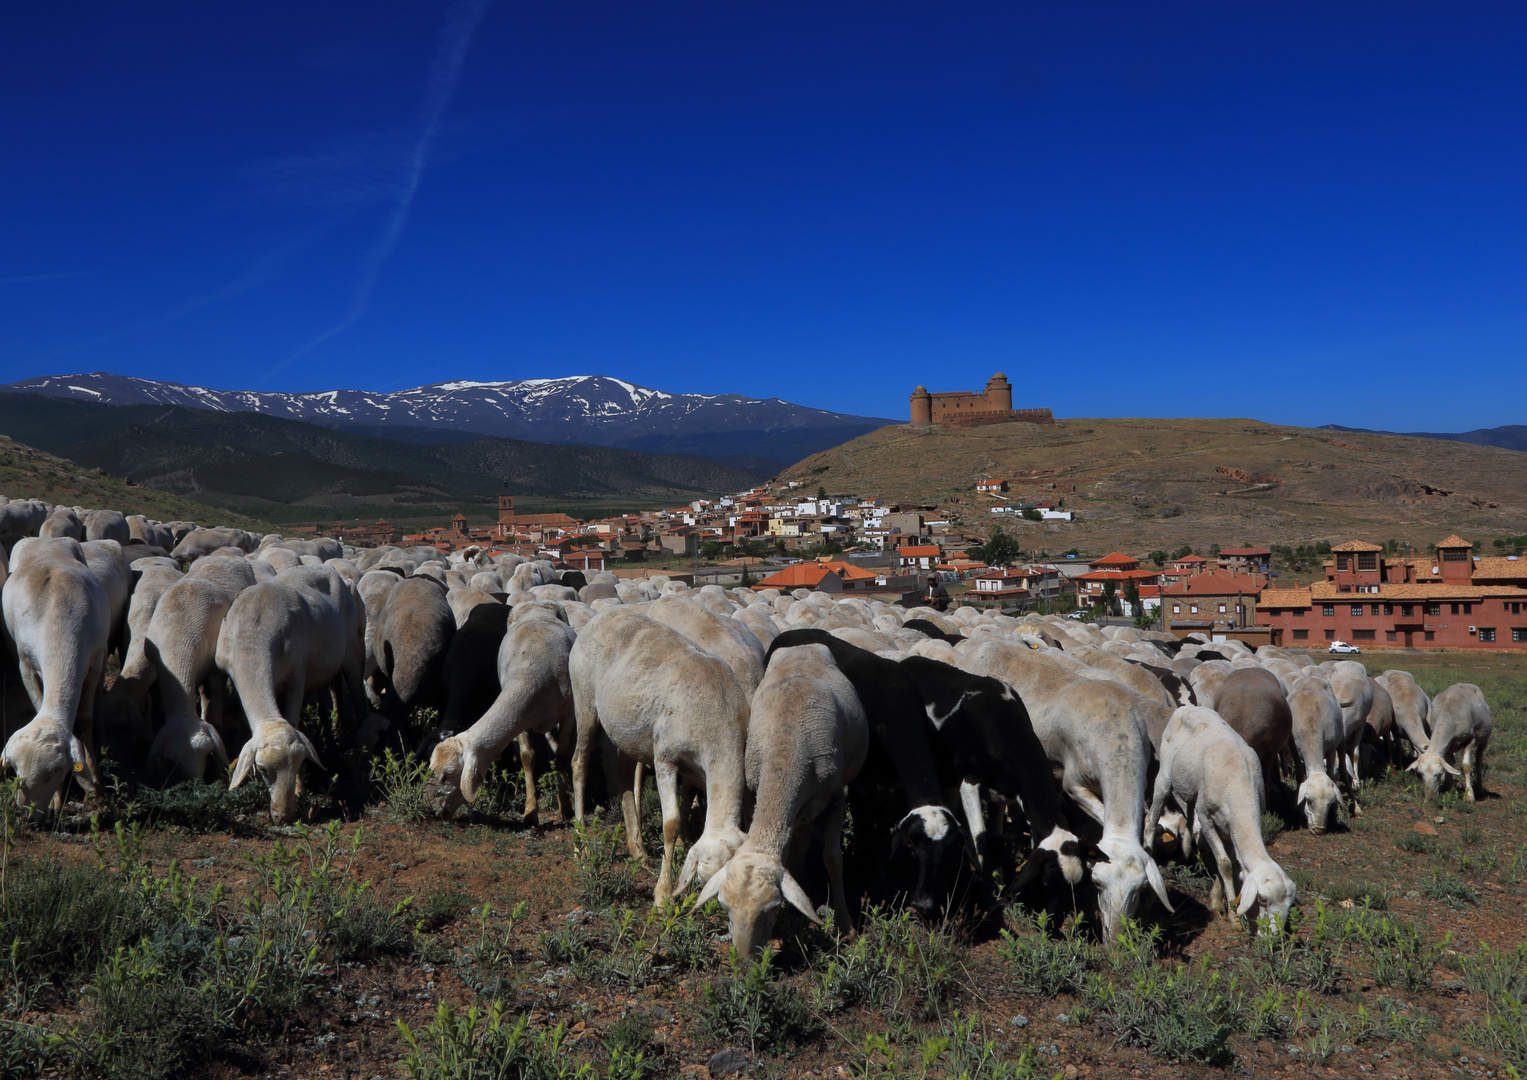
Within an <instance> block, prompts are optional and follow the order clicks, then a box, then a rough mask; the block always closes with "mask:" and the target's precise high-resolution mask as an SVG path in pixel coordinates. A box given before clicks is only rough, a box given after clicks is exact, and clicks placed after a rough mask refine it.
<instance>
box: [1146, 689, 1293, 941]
mask: <svg viewBox="0 0 1527 1080" xmlns="http://www.w3.org/2000/svg"><path fill="white" fill-rule="evenodd" d="M1226 682H1227V684H1228V682H1229V680H1226ZM1168 796H1171V797H1172V798H1173V799H1175V800H1176V802H1177V805H1178V806H1180V807H1181V808H1182V812H1183V814H1184V816H1185V817H1187V818H1188V819H1189V820H1190V821H1191V822H1192V823H1193V833H1194V835H1195V837H1196V838H1197V839H1198V840H1200V841H1201V842H1202V843H1204V844H1206V845H1207V846H1208V848H1209V851H1210V852H1211V853H1212V854H1213V856H1214V862H1215V867H1216V869H1217V870H1218V877H1217V878H1216V880H1215V882H1214V889H1213V891H1212V892H1211V893H1210V895H1209V907H1211V908H1214V909H1217V910H1218V909H1223V910H1224V912H1225V913H1226V914H1229V913H1230V908H1231V904H1232V899H1231V898H1232V897H1234V896H1235V895H1236V888H1235V874H1234V870H1233V867H1232V865H1231V861H1230V854H1229V852H1227V851H1226V847H1227V845H1228V846H1229V848H1230V849H1231V850H1233V851H1234V853H1235V861H1236V862H1237V863H1239V864H1240V868H1241V889H1240V903H1239V905H1238V906H1236V908H1235V911H1236V914H1237V915H1250V916H1251V917H1252V918H1253V919H1255V920H1256V922H1257V928H1258V929H1257V932H1258V933H1262V934H1266V933H1277V932H1278V931H1280V930H1282V928H1283V924H1284V921H1285V920H1286V919H1287V918H1288V909H1289V908H1290V907H1291V906H1292V905H1293V902H1294V898H1295V896H1296V895H1297V893H1298V890H1297V889H1296V888H1295V887H1294V883H1293V881H1292V880H1290V879H1289V876H1288V875H1287V874H1285V873H1284V872H1283V868H1282V867H1280V866H1279V865H1278V864H1277V863H1275V862H1274V861H1273V860H1272V857H1271V856H1269V855H1268V854H1267V847H1266V846H1265V845H1264V844H1263V843H1262V813H1263V811H1264V810H1265V809H1266V808H1267V798H1266V793H1265V792H1264V790H1263V788H1262V765H1261V763H1260V762H1259V761H1258V760H1257V754H1256V752H1255V751H1253V750H1252V748H1251V747H1250V746H1248V745H1247V744H1246V741H1245V740H1244V739H1242V738H1241V737H1240V735H1238V734H1237V733H1236V732H1235V730H1234V729H1232V728H1231V726H1230V725H1229V724H1227V723H1226V722H1225V721H1224V719H1223V718H1222V717H1221V716H1220V715H1219V714H1218V713H1216V712H1215V711H1214V710H1213V709H1205V708H1201V707H1196V706H1184V707H1183V708H1180V709H1178V710H1177V711H1176V712H1174V713H1173V714H1172V719H1171V720H1170V721H1168V723H1167V727H1166V733H1165V735H1163V736H1162V739H1161V769H1160V771H1159V772H1158V773H1157V774H1156V790H1155V794H1154V795H1153V797H1152V799H1151V812H1150V816H1149V817H1148V818H1147V819H1146V823H1145V838H1146V842H1147V843H1149V841H1150V837H1151V835H1152V834H1153V833H1154V832H1155V827H1156V823H1157V822H1158V821H1160V820H1161V813H1162V810H1163V809H1164V808H1165V806H1166V800H1167V797H1168Z"/></svg>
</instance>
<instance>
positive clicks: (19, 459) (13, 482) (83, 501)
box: [0, 435, 268, 528]
mask: <svg viewBox="0 0 1527 1080" xmlns="http://www.w3.org/2000/svg"><path fill="white" fill-rule="evenodd" d="M0 495H4V496H5V497H6V498H8V499H44V500H46V501H48V502H50V503H66V504H68V505H70V506H88V507H91V508H98V509H103V510H120V511H122V513H124V514H143V515H144V516H146V517H151V518H156V519H158V520H160V521H194V522H197V523H198V524H201V525H234V526H240V527H250V528H253V527H259V526H261V525H262V523H261V522H259V521H256V520H255V519H254V518H250V517H246V516H244V515H243V514H235V513H231V512H230V511H227V510H221V509H218V508H216V507H211V506H207V505H206V504H205V503H199V502H195V501H193V500H191V499H182V498H179V497H178V496H175V495H168V494H166V493H164V492H162V491H156V490H154V489H153V488H146V487H139V486H137V485H136V484H128V483H127V482H126V481H124V480H120V479H118V478H117V477H115V476H107V475H106V474H105V473H104V472H103V471H101V470H100V469H86V468H84V467H83V466H80V465H76V464H75V463H74V462H72V461H70V460H69V459H67V458H61V457H54V456H53V455H52V454H47V453H44V452H43V451H41V450H36V449H33V448H32V447H29V446H26V445H24V444H23V443H19V442H16V441H15V440H14V439H10V438H7V437H5V436H4V435H0ZM266 527H267V528H268V526H266Z"/></svg>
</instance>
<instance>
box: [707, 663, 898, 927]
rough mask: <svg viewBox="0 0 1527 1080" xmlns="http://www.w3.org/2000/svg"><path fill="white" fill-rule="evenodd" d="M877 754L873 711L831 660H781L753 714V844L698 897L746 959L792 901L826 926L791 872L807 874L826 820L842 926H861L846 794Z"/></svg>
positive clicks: (826, 859)
mask: <svg viewBox="0 0 1527 1080" xmlns="http://www.w3.org/2000/svg"><path fill="white" fill-rule="evenodd" d="M868 752H869V726H868V724H867V723H866V721H865V717H864V709H863V707H862V706H861V705H860V702H859V696H858V695H857V694H856V693H855V692H854V688H853V686H852V685H851V684H850V683H849V681H848V680H847V679H846V678H844V676H843V673H842V672H840V671H839V670H838V668H837V665H836V664H834V663H833V659H832V654H831V653H830V652H828V651H827V649H826V648H825V647H823V646H821V645H801V646H798V647H796V648H790V649H783V650H781V651H780V652H779V653H777V654H776V655H775V657H774V658H773V661H772V662H771V663H770V665H769V669H768V671H767V672H766V673H765V674H764V679H763V682H762V683H760V684H759V686H758V690H757V691H756V692H755V693H754V694H753V700H752V704H751V708H750V710H749V722H748V737H747V758H746V760H747V781H748V787H749V788H750V789H752V790H753V791H754V792H756V794H757V799H756V801H755V803H754V808H753V820H752V823H751V825H750V827H749V829H748V835H747V839H745V840H744V841H743V843H742V846H741V847H740V848H738V850H737V854H735V855H733V856H732V858H731V860H730V861H729V862H728V863H727V864H726V865H725V866H723V867H722V868H721V870H720V871H719V872H718V873H716V874H715V875H714V876H713V877H712V878H711V879H710V880H709V881H708V882H706V884H705V888H704V890H703V891H702V892H701V893H700V899H699V902H700V903H702V904H703V903H704V902H705V901H707V900H709V899H711V898H712V897H716V898H718V899H720V901H721V905H722V906H723V907H724V908H726V909H727V913H728V915H729V916H730V922H731V931H732V944H733V945H734V946H736V948H737V952H738V954H739V955H742V956H752V955H754V954H755V953H757V951H758V950H759V949H760V948H761V947H762V946H763V944H764V942H766V941H768V939H769V936H770V934H771V932H772V930H773V928H774V919H775V916H776V915H777V914H778V913H779V909H780V907H781V906H782V904H783V903H784V902H786V901H788V902H789V903H790V904H791V906H793V907H795V908H797V909H798V910H799V911H800V912H801V913H802V914H804V915H805V916H806V917H807V918H808V919H810V920H811V921H812V922H814V923H818V924H820V920H819V919H818V918H817V914H816V910H815V909H814V908H813V907H812V905H811V901H810V900H809V899H808V898H807V896H806V892H805V890H804V889H802V888H801V886H800V884H799V883H798V882H797V881H796V879H795V877H794V876H792V874H791V873H790V870H789V868H788V865H787V864H790V865H795V866H796V868H797V869H799V858H800V854H801V850H800V849H801V848H802V847H803V846H804V841H805V840H806V834H807V831H808V829H809V827H810V826H811V825H812V824H813V823H814V822H817V821H820V822H821V825H822V861H823V863H824V864H825V866H826V868H827V878H828V884H829V888H830V891H831V896H832V905H833V910H834V911H835V912H836V915H837V919H838V922H839V925H841V926H843V927H845V928H847V927H851V926H852V925H853V922H852V914H851V913H850V911H849V907H848V897H847V894H846V892H845V890H844V887H843V850H842V836H843V809H844V801H845V797H844V788H845V786H846V785H847V784H849V783H850V782H851V781H852V780H853V779H854V777H855V776H857V775H858V773H859V769H860V767H861V766H862V765H863V764H864V759H865V756H866V755H867V754H868Z"/></svg>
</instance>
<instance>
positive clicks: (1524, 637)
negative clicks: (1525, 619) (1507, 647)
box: [1511, 626, 1527, 644]
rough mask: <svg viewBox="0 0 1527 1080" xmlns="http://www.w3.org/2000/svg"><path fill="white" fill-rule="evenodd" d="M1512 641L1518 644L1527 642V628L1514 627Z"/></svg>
mask: <svg viewBox="0 0 1527 1080" xmlns="http://www.w3.org/2000/svg"><path fill="white" fill-rule="evenodd" d="M1511 640H1512V641H1514V642H1516V643H1517V644H1521V643H1522V642H1524V641H1527V626H1513V627H1512V628H1511Z"/></svg>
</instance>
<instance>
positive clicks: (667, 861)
mask: <svg viewBox="0 0 1527 1080" xmlns="http://www.w3.org/2000/svg"><path fill="white" fill-rule="evenodd" d="M652 779H653V781H654V782H655V783H656V784H657V797H658V799H659V800H661V802H662V804H663V864H662V866H660V867H659V868H658V872H657V890H656V892H655V893H654V894H653V906H654V907H662V906H663V905H664V904H666V903H667V902H668V898H669V897H670V896H672V895H673V845H674V843H675V841H677V840H678V838H679V770H678V769H677V768H676V767H675V766H674V764H673V763H672V762H671V761H664V760H662V759H661V758H657V759H655V760H654V761H653V763H652Z"/></svg>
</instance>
